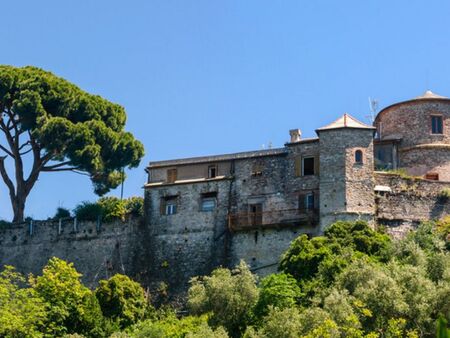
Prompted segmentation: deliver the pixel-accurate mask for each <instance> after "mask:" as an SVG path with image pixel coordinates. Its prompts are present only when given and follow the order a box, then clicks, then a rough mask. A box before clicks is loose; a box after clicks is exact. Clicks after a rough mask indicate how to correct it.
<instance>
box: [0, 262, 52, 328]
mask: <svg viewBox="0 0 450 338" xmlns="http://www.w3.org/2000/svg"><path fill="white" fill-rule="evenodd" d="M24 283H25V278H24V277H23V276H22V275H21V274H19V273H17V272H16V271H15V270H14V268H13V267H11V266H6V267H5V268H4V270H3V271H2V272H1V273H0V336H1V337H42V334H41V333H39V328H40V327H41V326H42V324H43V322H44V321H45V319H46V316H47V314H46V311H45V304H44V302H43V300H42V299H41V298H40V297H39V296H38V295H37V294H36V292H35V291H34V290H33V289H30V288H21V286H23V284H24Z"/></svg>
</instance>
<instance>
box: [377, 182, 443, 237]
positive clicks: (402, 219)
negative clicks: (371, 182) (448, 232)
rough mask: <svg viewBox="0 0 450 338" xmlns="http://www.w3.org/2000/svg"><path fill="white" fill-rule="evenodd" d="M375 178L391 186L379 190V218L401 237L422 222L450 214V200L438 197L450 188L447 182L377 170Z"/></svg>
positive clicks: (382, 184) (379, 221)
mask: <svg viewBox="0 0 450 338" xmlns="http://www.w3.org/2000/svg"><path fill="white" fill-rule="evenodd" d="M375 181H376V184H377V185H379V186H385V187H389V188H390V189H391V191H390V192H378V193H377V195H376V204H377V211H376V218H377V220H378V223H379V224H383V225H386V226H387V229H388V231H389V232H390V233H392V234H393V235H395V236H402V235H403V234H404V233H405V232H407V231H409V230H410V229H413V228H415V227H416V226H417V225H418V224H419V223H420V222H422V221H426V220H430V219H440V218H443V217H445V216H447V215H450V200H446V201H445V200H442V199H440V198H439V194H440V193H441V192H442V190H444V189H450V183H448V182H440V181H429V180H422V179H407V178H402V177H400V176H398V175H393V174H387V173H375Z"/></svg>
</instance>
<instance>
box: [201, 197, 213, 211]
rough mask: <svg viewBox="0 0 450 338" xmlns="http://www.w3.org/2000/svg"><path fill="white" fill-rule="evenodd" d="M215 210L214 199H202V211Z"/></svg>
mask: <svg viewBox="0 0 450 338" xmlns="http://www.w3.org/2000/svg"><path fill="white" fill-rule="evenodd" d="M215 208H216V199H215V198H204V199H202V211H213V210H214V209H215Z"/></svg>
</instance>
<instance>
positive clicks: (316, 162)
mask: <svg viewBox="0 0 450 338" xmlns="http://www.w3.org/2000/svg"><path fill="white" fill-rule="evenodd" d="M319 170H320V163H319V156H315V157H314V175H316V176H319Z"/></svg>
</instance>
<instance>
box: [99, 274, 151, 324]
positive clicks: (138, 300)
mask: <svg viewBox="0 0 450 338" xmlns="http://www.w3.org/2000/svg"><path fill="white" fill-rule="evenodd" d="M95 295H96V297H97V299H98V301H99V303H100V307H101V309H102V312H103V314H104V316H105V317H107V318H110V319H111V320H113V321H118V323H119V325H120V327H121V328H126V327H128V326H130V325H132V324H134V323H136V322H137V321H139V320H141V319H143V318H144V315H145V312H146V309H147V307H148V302H147V299H146V297H145V293H144V289H143V288H142V286H141V285H140V284H139V283H137V282H135V281H133V280H131V279H130V278H129V277H128V276H125V275H121V274H116V275H114V276H113V277H111V278H110V279H108V280H101V281H100V285H99V286H98V288H97V289H96V290H95Z"/></svg>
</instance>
